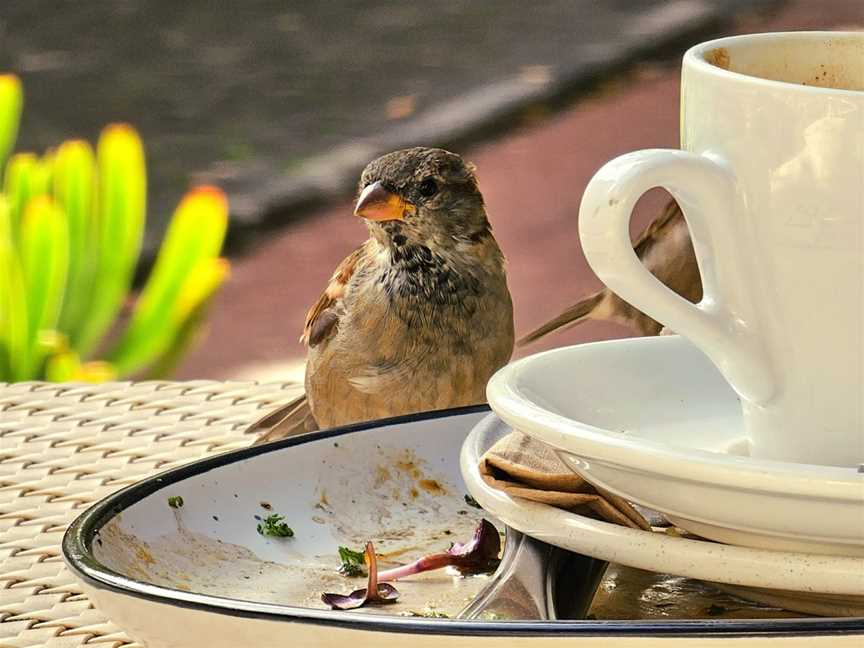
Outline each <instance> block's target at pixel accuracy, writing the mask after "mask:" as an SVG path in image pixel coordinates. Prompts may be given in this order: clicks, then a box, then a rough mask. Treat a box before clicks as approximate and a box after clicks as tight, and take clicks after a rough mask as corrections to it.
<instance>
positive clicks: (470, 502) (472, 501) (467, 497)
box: [465, 493, 483, 509]
mask: <svg viewBox="0 0 864 648" xmlns="http://www.w3.org/2000/svg"><path fill="white" fill-rule="evenodd" d="M465 503H466V504H467V505H468V506H473V507H474V508H476V509H479V508H483V507H482V506H480V505H479V504H478V503H477V500H475V499H474V498H473V497H471V496H470V495H468V494H467V493H466V494H465Z"/></svg>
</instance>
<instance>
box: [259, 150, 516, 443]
mask: <svg viewBox="0 0 864 648" xmlns="http://www.w3.org/2000/svg"><path fill="white" fill-rule="evenodd" d="M354 213H355V214H356V215H357V216H361V217H363V218H364V219H365V220H366V225H367V227H368V230H369V238H368V239H367V240H366V242H365V243H363V245H361V246H360V247H359V248H357V249H356V250H355V251H354V252H353V253H352V254H351V255H349V256H348V257H347V258H346V259H345V260H344V261H342V263H340V264H339V267H337V268H336V272H334V273H333V276H332V277H331V279H330V283H329V284H328V286H327V288H326V290H325V291H324V294H323V295H321V297H320V298H319V299H318V301H317V302H316V303H315V305H313V306H312V308H311V309H310V310H309V313H308V314H307V316H306V323H305V326H304V329H303V335H302V337H301V341H303V342H305V343H306V345H307V347H308V354H307V365H306V379H305V386H306V393H305V395H304V396H303V397H301V398H299V399H297V400H296V401H294V402H292V403H289V404H288V405H286V406H284V407H282V408H280V409H279V410H278V411H276V412H272V413H271V414H269V415H268V416H266V417H264V419H262V420H260V421H259V422H258V423H257V424H256V425H255V426H253V427H255V430H260V431H264V434H263V435H262V436H261V437H260V438H259V442H264V441H273V440H275V439H280V438H284V437H285V436H290V435H291V434H295V433H298V432H304V431H310V430H314V429H318V428H328V427H333V426H336V425H344V424H347V423H353V422H356V421H365V420H371V419H377V418H383V417H389V416H396V415H400V414H408V413H411V412H418V411H423V410H435V409H443V408H448V407H457V406H460V405H469V404H474V403H481V402H484V401H485V390H486V382H487V381H488V380H489V377H490V376H491V375H492V374H493V373H494V372H495V371H496V370H497V369H499V368H500V367H502V366H503V365H505V364H506V363H507V361H508V360H509V359H510V355H511V353H512V351H513V305H512V303H511V300H510V292H509V291H508V289H507V279H506V276H505V272H504V256H503V254H502V253H501V250H500V249H499V247H498V244H497V242H496V241H495V238H494V237H493V236H492V229H491V227H490V225H489V221H488V220H487V218H486V210H485V208H484V205H483V196H482V195H481V193H480V190H479V188H478V186H477V178H476V177H475V175H474V168H473V166H471V165H469V164H467V163H466V162H465V161H464V160H462V158H461V157H459V156H458V155H456V154H454V153H450V152H448V151H444V150H441V149H430V148H412V149H406V150H402V151H396V152H395V153H390V154H388V155H385V156H383V157H380V158H378V159H377V160H374V161H373V162H371V163H370V164H369V165H368V166H367V167H366V169H365V170H364V171H363V174H362V177H361V179H360V185H359V198H358V200H357V205H356V208H355V210H354ZM268 428H269V429H268Z"/></svg>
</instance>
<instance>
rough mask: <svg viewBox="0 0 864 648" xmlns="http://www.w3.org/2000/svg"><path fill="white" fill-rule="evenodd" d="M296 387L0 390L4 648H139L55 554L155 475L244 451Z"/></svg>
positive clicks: (0, 639)
mask: <svg viewBox="0 0 864 648" xmlns="http://www.w3.org/2000/svg"><path fill="white" fill-rule="evenodd" d="M300 389H302V387H301V386H300V385H297V384H291V383H270V384H257V383H236V382H235V383H222V382H212V381H196V382H184V383H171V382H145V383H106V384H102V385H78V384H74V385H73V384H61V385H57V384H46V383H17V384H11V385H8V384H2V383H0V648H12V647H15V648H24V647H30V646H33V647H36V646H44V647H45V648H72V647H74V646H100V647H105V648H108V647H117V646H124V647H127V646H129V647H131V646H140V644H138V643H134V642H133V641H132V640H131V639H129V638H128V637H127V636H126V635H125V634H124V633H123V632H122V631H121V630H120V629H118V628H117V627H116V626H114V625H112V623H111V622H110V621H108V620H107V619H106V618H105V617H104V616H103V615H102V614H100V613H99V611H97V610H95V609H94V608H93V606H92V605H91V604H90V601H88V600H87V598H86V597H85V596H84V595H83V594H81V592H80V590H79V589H78V587H77V585H76V584H75V581H74V579H73V578H72V576H71V574H70V573H69V572H68V571H67V569H66V567H65V565H64V564H63V559H62V557H61V555H60V541H61V539H62V537H63V532H64V531H65V530H66V526H67V525H68V524H69V523H70V522H71V521H72V520H73V519H74V518H75V517H76V516H77V515H78V514H79V513H81V511H82V510H84V509H85V508H87V507H88V506H89V505H90V504H92V503H93V502H95V501H96V500H99V499H101V498H103V497H105V496H106V495H108V494H110V493H111V492H113V491H115V490H118V489H120V488H122V487H124V486H127V485H128V484H131V483H133V482H136V481H138V480H139V479H141V478H143V477H146V476H148V475H151V474H153V473H155V472H160V471H162V470H165V469H168V468H173V467H175V466H178V465H180V464H183V463H186V462H189V461H192V460H194V459H198V458H200V457H204V456H206V455H209V454H214V453H219V452H225V451H226V450H233V449H235V448H240V447H243V446H246V445H248V444H249V443H250V442H251V441H252V439H251V438H249V437H248V436H246V435H245V434H244V430H245V428H246V426H248V425H249V423H251V422H252V421H253V420H255V419H256V418H258V417H259V416H261V414H262V413H264V412H265V411H266V410H268V409H271V408H272V407H274V406H276V405H278V404H280V403H282V402H284V401H287V400H290V399H291V398H293V397H294V396H296V395H297V394H298V393H299V390H300Z"/></svg>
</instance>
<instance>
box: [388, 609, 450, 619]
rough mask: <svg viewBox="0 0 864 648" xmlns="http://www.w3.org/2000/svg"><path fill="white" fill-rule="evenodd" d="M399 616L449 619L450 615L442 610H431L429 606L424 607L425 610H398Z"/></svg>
mask: <svg viewBox="0 0 864 648" xmlns="http://www.w3.org/2000/svg"><path fill="white" fill-rule="evenodd" d="M399 616H406V617H425V618H427V619H449V618H450V615H449V614H445V613H444V612H438V611H437V610H433V609H431V608H426V609H425V610H423V611H421V612H418V611H417V610H406V611H405V612H400V613H399Z"/></svg>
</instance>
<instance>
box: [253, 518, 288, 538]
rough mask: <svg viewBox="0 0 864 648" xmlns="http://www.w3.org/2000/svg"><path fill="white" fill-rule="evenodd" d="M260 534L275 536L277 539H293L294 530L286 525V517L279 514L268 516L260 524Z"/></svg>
mask: <svg viewBox="0 0 864 648" xmlns="http://www.w3.org/2000/svg"><path fill="white" fill-rule="evenodd" d="M257 528H258V533H260V534H261V535H263V536H275V537H277V538H293V537H294V529H292V528H291V527H289V526H288V525H287V524H286V523H285V517H284V516H282V515H279V514H278V513H273V515H268V516H267V517H266V518H264V520H262V521H261V522H260V523H259V524H258V527H257Z"/></svg>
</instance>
